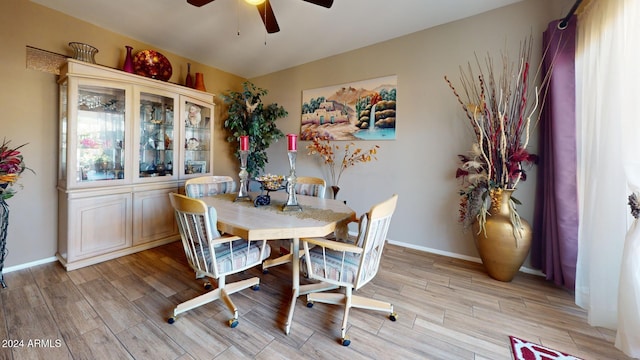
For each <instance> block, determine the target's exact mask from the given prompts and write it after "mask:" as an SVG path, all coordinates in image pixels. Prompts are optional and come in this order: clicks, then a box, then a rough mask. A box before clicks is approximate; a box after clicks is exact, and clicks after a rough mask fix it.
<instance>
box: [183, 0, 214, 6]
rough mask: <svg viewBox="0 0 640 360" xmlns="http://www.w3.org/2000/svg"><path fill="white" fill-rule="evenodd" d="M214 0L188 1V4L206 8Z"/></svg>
mask: <svg viewBox="0 0 640 360" xmlns="http://www.w3.org/2000/svg"><path fill="white" fill-rule="evenodd" d="M213 1H214V0H187V2H188V3H189V4H191V5H193V6H197V7H200V6H204V5H207V4H208V3H210V2H213Z"/></svg>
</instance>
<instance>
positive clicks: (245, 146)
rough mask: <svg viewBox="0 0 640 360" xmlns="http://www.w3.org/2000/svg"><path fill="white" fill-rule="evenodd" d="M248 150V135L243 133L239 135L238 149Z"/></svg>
mask: <svg viewBox="0 0 640 360" xmlns="http://www.w3.org/2000/svg"><path fill="white" fill-rule="evenodd" d="M248 150H249V136H247V135H244V136H240V151H248Z"/></svg>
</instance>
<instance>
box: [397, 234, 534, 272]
mask: <svg viewBox="0 0 640 360" xmlns="http://www.w3.org/2000/svg"><path fill="white" fill-rule="evenodd" d="M387 242H388V243H389V244H393V245H396V246H400V247H404V248H407V249H412V250H418V251H424V252H428V253H431V254H436V255H442V256H447V257H451V258H454V259H462V260H467V261H472V262H476V263H481V262H482V260H481V259H480V258H478V257H473V256H467V255H462V254H457V253H452V252H449V251H442V250H438V249H432V248H429V247H425V246H418V245H414V244H408V243H404V242H400V241H394V240H387ZM520 271H521V272H523V273H526V274H532V275H538V276H543V277H544V276H545V275H544V273H543V272H542V271H540V270H537V269H531V268H528V267H524V266H522V267H520Z"/></svg>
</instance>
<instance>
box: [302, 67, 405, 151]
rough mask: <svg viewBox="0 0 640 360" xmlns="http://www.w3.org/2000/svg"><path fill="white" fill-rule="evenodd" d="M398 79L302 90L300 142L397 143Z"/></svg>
mask: <svg viewBox="0 0 640 360" xmlns="http://www.w3.org/2000/svg"><path fill="white" fill-rule="evenodd" d="M397 84H398V77H397V76H396V75H390V76H383V77H378V78H374V79H368V80H361V81H354V82H351V83H346V84H340V85H332V86H325V87H322V88H315V89H309V90H303V91H302V113H301V122H300V140H313V138H315V137H319V138H325V139H329V140H334V141H335V140H347V141H354V140H375V141H379V140H395V139H396V98H397V97H396V95H397V88H398V86H397Z"/></svg>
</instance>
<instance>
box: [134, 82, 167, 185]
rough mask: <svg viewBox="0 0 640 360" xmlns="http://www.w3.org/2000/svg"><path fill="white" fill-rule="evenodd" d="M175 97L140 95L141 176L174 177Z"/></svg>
mask: <svg viewBox="0 0 640 360" xmlns="http://www.w3.org/2000/svg"><path fill="white" fill-rule="evenodd" d="M173 107H174V99H173V98H170V97H166V96H161V95H156V94H148V93H141V94H140V139H139V140H140V142H139V144H140V146H139V156H140V157H139V159H140V160H139V167H140V168H139V169H140V171H139V177H141V178H143V177H155V176H172V175H173V162H174V157H173V156H174V143H173V142H174V135H175V132H174V131H175V130H174V125H175V122H174V117H173V113H174V109H173Z"/></svg>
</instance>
